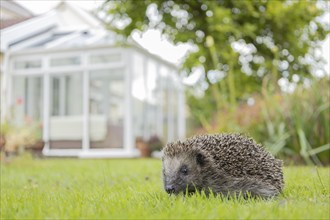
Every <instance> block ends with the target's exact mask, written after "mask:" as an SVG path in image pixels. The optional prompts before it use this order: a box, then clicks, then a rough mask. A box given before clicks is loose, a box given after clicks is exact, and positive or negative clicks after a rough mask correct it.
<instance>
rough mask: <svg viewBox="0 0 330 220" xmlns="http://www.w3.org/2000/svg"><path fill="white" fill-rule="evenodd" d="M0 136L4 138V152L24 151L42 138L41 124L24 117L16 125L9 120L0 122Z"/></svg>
mask: <svg viewBox="0 0 330 220" xmlns="http://www.w3.org/2000/svg"><path fill="white" fill-rule="evenodd" d="M1 136H2V138H4V140H5V144H4V151H5V152H12V153H13V152H15V153H17V152H19V151H24V149H25V148H29V147H32V146H33V145H34V144H36V143H37V142H38V141H40V140H42V124H41V123H40V122H39V121H34V120H32V119H31V118H29V117H26V118H25V119H24V121H23V123H22V124H20V125H16V124H15V123H13V122H9V120H4V121H3V122H2V123H1Z"/></svg>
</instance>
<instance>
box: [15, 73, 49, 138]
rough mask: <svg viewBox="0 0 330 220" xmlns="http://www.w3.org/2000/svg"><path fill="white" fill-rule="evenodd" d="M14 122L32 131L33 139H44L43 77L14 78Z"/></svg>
mask: <svg viewBox="0 0 330 220" xmlns="http://www.w3.org/2000/svg"><path fill="white" fill-rule="evenodd" d="M13 98H14V106H13V116H14V120H13V122H14V123H15V125H17V126H19V127H21V126H24V127H25V128H27V129H29V131H32V132H33V133H31V134H32V135H33V138H37V139H42V119H43V81H42V78H41V77H25V76H16V77H14V78H13Z"/></svg>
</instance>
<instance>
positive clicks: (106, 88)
mask: <svg viewBox="0 0 330 220" xmlns="http://www.w3.org/2000/svg"><path fill="white" fill-rule="evenodd" d="M124 94H125V88H124V71H123V69H107V70H95V71H91V72H90V88H89V111H90V115H89V126H90V127H89V138H90V148H94V149H95V148H123V139H124V138H123V136H124V103H125V102H124Z"/></svg>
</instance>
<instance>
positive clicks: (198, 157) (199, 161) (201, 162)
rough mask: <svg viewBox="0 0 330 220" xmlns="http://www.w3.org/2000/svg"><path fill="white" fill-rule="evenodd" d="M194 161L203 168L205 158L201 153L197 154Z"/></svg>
mask: <svg viewBox="0 0 330 220" xmlns="http://www.w3.org/2000/svg"><path fill="white" fill-rule="evenodd" d="M196 161H197V164H199V165H200V166H203V165H204V164H205V157H204V155H203V154H201V153H197V155H196Z"/></svg>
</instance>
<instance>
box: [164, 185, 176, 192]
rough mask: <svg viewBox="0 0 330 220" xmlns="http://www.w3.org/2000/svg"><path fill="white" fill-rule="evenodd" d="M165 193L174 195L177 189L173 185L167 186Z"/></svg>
mask: <svg viewBox="0 0 330 220" xmlns="http://www.w3.org/2000/svg"><path fill="white" fill-rule="evenodd" d="M165 191H166V192H167V193H168V194H172V193H174V192H175V188H174V186H173V185H166V186H165Z"/></svg>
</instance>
